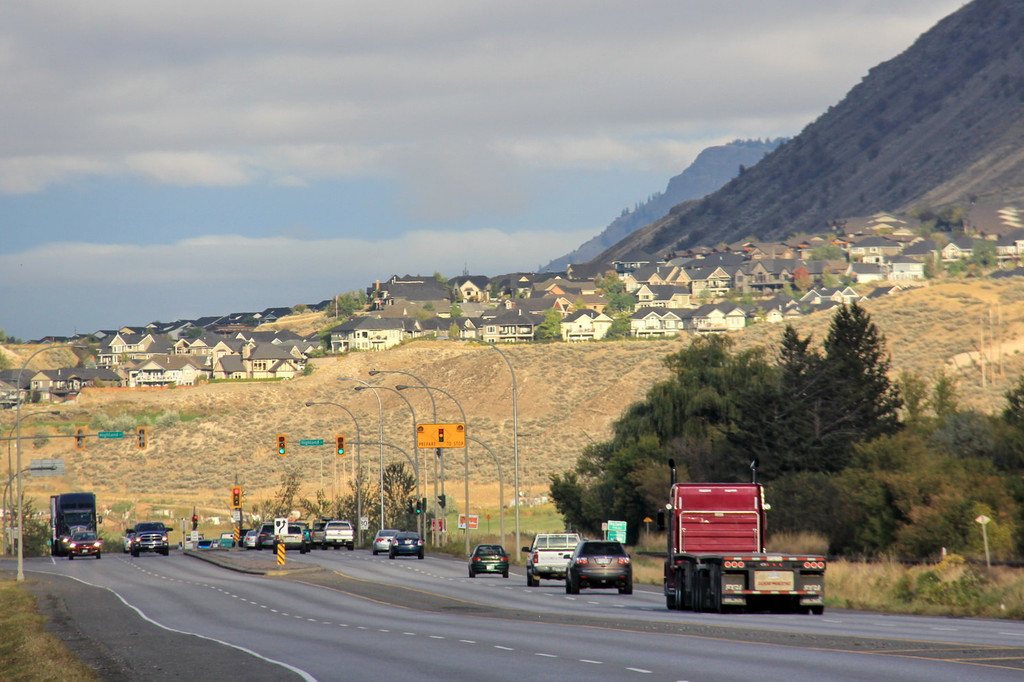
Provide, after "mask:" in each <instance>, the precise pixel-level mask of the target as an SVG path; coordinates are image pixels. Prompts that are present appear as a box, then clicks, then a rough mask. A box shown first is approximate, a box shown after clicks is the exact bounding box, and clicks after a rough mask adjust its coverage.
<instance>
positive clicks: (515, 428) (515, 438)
mask: <svg viewBox="0 0 1024 682" xmlns="http://www.w3.org/2000/svg"><path fill="white" fill-rule="evenodd" d="M490 345H491V348H493V349H494V350H496V351H498V354H499V355H500V356H501V357H502V359H503V360H504V361H505V364H507V365H508V371H509V372H511V373H512V462H513V475H512V477H513V481H514V486H515V496H516V544H515V550H516V559H517V560H518V559H519V558H520V555H519V552H520V550H521V549H522V547H521V545H522V543H521V542H520V541H519V406H518V404H517V397H516V370H515V368H513V367H512V361H511V360H509V359H508V355H506V354H505V351H503V350H501V349H500V348H498V346H497V345H495V343H494V342H493V341H492V342H491V344H490Z"/></svg>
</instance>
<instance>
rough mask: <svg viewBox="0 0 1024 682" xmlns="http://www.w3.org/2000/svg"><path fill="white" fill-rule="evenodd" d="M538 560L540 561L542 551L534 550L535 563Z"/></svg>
mask: <svg viewBox="0 0 1024 682" xmlns="http://www.w3.org/2000/svg"><path fill="white" fill-rule="evenodd" d="M538 561H540V552H534V553H533V563H537V562H538Z"/></svg>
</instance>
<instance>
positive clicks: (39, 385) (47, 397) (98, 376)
mask: <svg viewBox="0 0 1024 682" xmlns="http://www.w3.org/2000/svg"><path fill="white" fill-rule="evenodd" d="M30 385H31V389H32V391H33V392H35V393H36V394H38V395H39V399H40V400H42V401H43V402H56V401H64V400H68V399H70V398H74V397H75V396H77V395H78V394H79V393H81V392H82V389H83V388H89V387H99V386H123V385H124V379H123V378H122V377H121V375H120V374H118V373H117V372H115V371H114V370H112V369H107V368H105V367H61V368H58V369H43V370H39V371H38V372H36V373H35V374H34V375H33V376H32V379H31V383H30Z"/></svg>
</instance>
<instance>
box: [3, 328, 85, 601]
mask: <svg viewBox="0 0 1024 682" xmlns="http://www.w3.org/2000/svg"><path fill="white" fill-rule="evenodd" d="M58 348H79V349H81V348H85V346H78V345H75V346H46V347H44V348H40V349H39V350H37V351H36V352H35V353H33V354H32V355H30V356H28V358H27V359H26V360H25V362H24V363H23V364H22V365H21V369H19V370H18V385H17V386H16V387H15V388H16V389H17V391H18V402H17V411H16V414H15V420H16V421H15V423H14V425H15V427H16V428H17V431H18V435H17V441H18V457H17V461H18V467H17V469H18V471H21V403H22V400H21V379H22V375H23V374H24V373H25V370H26V369H27V368H28V363H29V362H30V361H31V360H32V358H34V357H35V356H37V355H39V354H40V353H45V352H46V351H48V350H57V349H58ZM17 495H18V575H17V578H16V580H17V582H24V581H25V547H24V545H25V542H24V540H25V532H24V528H23V526H24V525H25V518H24V506H25V505H24V500H23V499H22V486H21V476H18V493H17Z"/></svg>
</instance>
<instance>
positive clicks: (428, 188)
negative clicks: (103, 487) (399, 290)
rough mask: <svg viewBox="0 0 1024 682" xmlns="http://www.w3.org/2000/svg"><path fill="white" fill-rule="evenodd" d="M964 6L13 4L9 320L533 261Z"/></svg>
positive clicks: (333, 288)
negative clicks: (699, 157)
mask: <svg viewBox="0 0 1024 682" xmlns="http://www.w3.org/2000/svg"><path fill="white" fill-rule="evenodd" d="M962 4H963V3H962V2H961V1H960V0H841V1H835V2H822V1H821V0H773V1H771V2H765V1H764V0H641V1H640V2H625V1H622V2H611V1H605V0H588V1H586V2H581V1H579V0H561V1H560V2H550V0H544V1H538V0H515V1H514V2H508V1H506V0H490V1H487V2H481V1H480V0H436V1H433V2H431V1H429V0H418V1H416V2H410V1H407V0H392V1H391V2H386V3H374V2H352V1H349V0H324V1H318V0H312V1H309V2H299V3H281V2H264V1H262V0H246V1H244V2H240V1H234V0H217V1H215V2H209V0H207V1H204V2H194V1H192V0H179V1H178V2H174V3H152V2H137V1H135V0H132V1H128V0H113V1H110V0H94V1H92V2H81V0H66V1H59V0H6V1H5V2H4V6H3V8H2V9H0V92H2V94H3V97H2V101H3V104H2V105H0V235H2V240H0V329H2V330H4V331H5V332H6V333H7V334H8V335H12V336H16V337H20V338H22V339H31V338H36V337H39V336H42V335H45V334H58V335H68V334H73V333H75V332H90V331H94V330H96V329H107V328H113V327H118V326H123V325H141V324H146V323H147V322H151V321H155V320H160V321H170V320H175V319H180V318H194V317H198V316H202V315H215V314H224V313H228V312H240V311H254V310H262V309H264V308H267V307H271V306H292V305H296V304H298V303H313V302H317V301H320V300H323V299H326V298H329V297H331V296H333V295H334V294H337V293H342V292H346V291H351V290H355V289H361V288H363V287H365V286H366V285H367V284H369V283H371V282H373V280H375V279H386V278H387V277H389V276H390V275H392V274H406V273H410V274H418V273H422V274H433V273H434V272H440V273H442V274H443V275H446V276H453V275H458V274H461V273H462V272H463V271H469V272H470V273H471V274H486V275H496V274H501V273H506V272H514V271H519V270H534V269H536V268H538V267H539V266H541V265H543V264H545V263H547V262H548V261H550V260H552V259H554V258H556V257H558V256H561V255H563V254H565V253H567V252H568V251H570V250H572V249H574V248H575V247H577V246H579V245H580V244H581V243H582V242H584V241H586V240H587V239H589V238H590V237H592V236H594V235H595V234H597V233H598V232H600V231H601V230H602V229H603V228H604V227H605V226H606V225H607V224H608V223H609V222H611V220H612V219H614V218H615V217H616V216H617V215H618V214H619V213H620V212H621V211H622V210H623V209H624V208H629V207H632V206H633V205H635V204H636V203H637V202H638V201H642V200H644V199H646V198H647V197H648V196H649V195H651V194H652V193H654V192H659V191H662V190H663V189H664V188H665V185H666V183H667V181H668V179H669V178H670V177H671V176H673V175H676V174H678V173H679V172H680V171H682V170H683V169H684V168H686V166H687V165H689V163H690V162H691V161H692V160H693V158H694V157H695V156H696V154H697V153H698V152H699V151H700V150H702V149H704V148H705V147H708V146H711V145H715V144H720V143H723V142H728V141H730V140H733V139H737V138H764V137H778V136H790V135H794V134H796V133H798V132H799V131H800V130H801V129H802V128H803V127H804V126H805V125H806V124H807V123H809V122H810V121H812V120H813V119H814V118H816V117H817V116H818V115H819V114H820V113H821V112H822V111H824V110H825V109H826V108H827V107H828V106H829V105H831V104H834V103H836V102H837V101H839V100H840V99H841V98H842V97H843V95H844V94H845V93H846V92H847V91H848V90H849V89H850V88H851V87H852V86H853V85H855V84H856V83H857V82H858V81H859V80H860V79H861V78H862V77H863V76H864V75H865V74H866V73H867V70H868V69H869V68H871V67H872V66H874V65H875V64H877V63H879V62H881V61H884V60H886V59H889V58H891V57H894V56H896V55H897V54H898V53H899V52H901V51H902V50H904V49H905V48H906V47H908V46H909V45H910V44H911V43H912V42H913V41H914V39H915V38H917V37H918V36H919V35H920V34H921V33H923V32H925V31H926V30H928V29H929V28H930V27H931V26H933V25H934V24H935V23H936V22H937V21H938V20H939V19H941V18H942V17H944V16H946V15H947V14H949V13H951V12H953V11H955V10H956V9H958V8H959V7H960V6H961V5H962Z"/></svg>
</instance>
